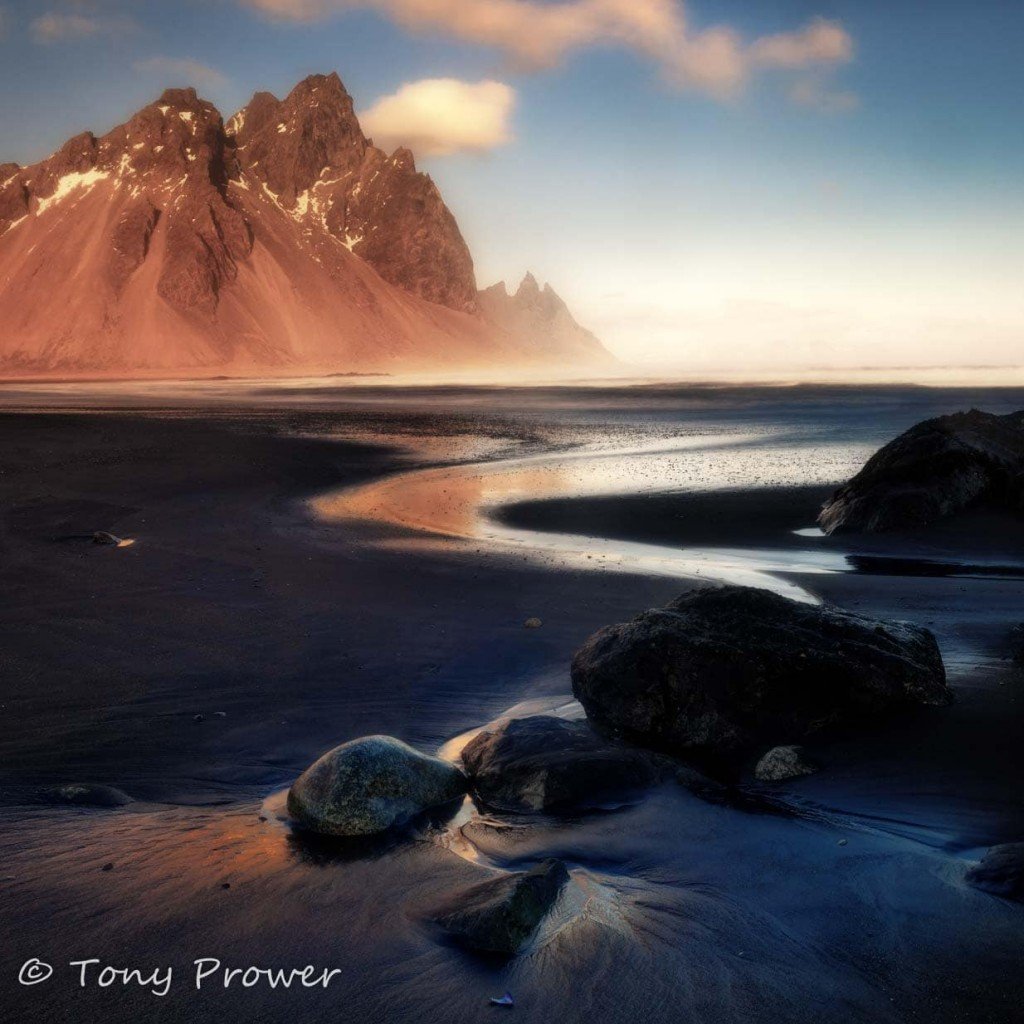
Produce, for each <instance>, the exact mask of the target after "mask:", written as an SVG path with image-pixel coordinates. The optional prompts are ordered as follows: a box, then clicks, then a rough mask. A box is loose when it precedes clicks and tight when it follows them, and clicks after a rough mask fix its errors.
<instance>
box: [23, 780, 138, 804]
mask: <svg viewBox="0 0 1024 1024" xmlns="http://www.w3.org/2000/svg"><path fill="white" fill-rule="evenodd" d="M36 799H37V800H38V801H39V802H40V803H44V804H66V805H67V806H69V807H123V806H124V805H125V804H130V803H132V798H131V797H130V796H129V795H128V794H127V793H125V792H123V791H122V790H120V789H117V788H115V787H114V786H97V785H92V784H91V783H84V784H83V783H79V782H68V783H64V784H63V785H61V786H45V787H43V788H42V789H39V790H37V791H36Z"/></svg>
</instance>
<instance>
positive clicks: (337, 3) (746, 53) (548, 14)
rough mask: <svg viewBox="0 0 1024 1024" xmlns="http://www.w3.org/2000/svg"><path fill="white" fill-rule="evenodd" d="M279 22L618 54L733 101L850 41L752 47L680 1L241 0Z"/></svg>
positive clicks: (842, 36)
mask: <svg viewBox="0 0 1024 1024" xmlns="http://www.w3.org/2000/svg"><path fill="white" fill-rule="evenodd" d="M239 2H241V3H243V4H245V5H246V6H248V7H251V8H255V9H256V10H259V11H261V12H263V13H264V14H266V15H268V16H270V17H273V18H278V19H286V20H292V21H313V20H316V19H318V18H322V17H326V16H328V15H330V14H333V13H337V12H341V11H346V10H354V9H364V10H365V9H369V10H376V11H378V12H380V13H381V14H383V15H385V16H386V17H388V18H390V19H391V20H392V21H394V22H396V23H397V24H399V25H402V26H403V27H405V28H408V29H410V30H413V31H419V32H428V31H429V32H439V33H442V34H445V35H449V36H452V37H454V38H456V39H461V40H464V41H466V42H471V43H477V44H482V45H486V46H492V47H495V48H496V49H499V50H501V51H503V52H504V53H506V54H507V55H508V56H510V57H511V58H513V59H514V60H515V61H516V63H517V64H518V65H520V66H522V67H524V68H532V69H536V68H545V67H551V66H553V65H556V64H558V63H559V62H560V61H562V60H563V59H564V58H565V57H567V56H568V55H569V54H570V53H572V52H573V51H575V50H581V49H585V48H589V47H618V48H622V49H627V50H631V51H633V52H635V53H639V54H641V55H642V56H644V57H646V58H648V59H649V60H651V61H652V62H653V63H654V64H655V65H656V66H657V67H658V69H659V70H660V72H661V74H662V75H663V76H664V78H665V79H666V80H667V81H669V82H670V83H672V84H673V85H675V86H677V87H680V88H697V89H702V90H704V91H706V92H709V93H712V94H714V95H718V96H729V95H732V94H734V93H736V92H737V91H738V90H739V89H740V88H742V86H743V85H744V83H745V82H746V81H747V79H748V78H749V77H750V75H751V74H752V73H754V72H755V71H757V70H760V69H765V68H782V69H787V70H791V71H792V70H799V69H803V68H809V67H816V66H818V67H827V66H835V65H839V64H844V63H847V62H848V61H849V60H851V59H852V55H853V42H852V40H851V38H850V36H849V34H848V33H847V31H846V29H845V28H843V26H842V25H840V24H839V23H838V22H834V21H826V20H824V19H822V18H818V19H815V20H814V21H812V22H810V23H809V24H808V25H805V26H804V27H802V28H800V29H797V30H795V31H792V32H782V33H778V34H776V35H770V36H763V37H761V38H758V39H754V40H752V41H750V42H747V41H745V40H744V39H743V38H742V37H741V36H740V34H739V33H738V32H736V31H735V30H734V29H732V28H730V27H728V26H720V27H713V28H709V29H703V30H698V29H694V28H693V27H692V26H691V25H690V23H689V19H688V18H687V11H686V6H685V3H684V0H559V2H557V3H549V2H544V0H239Z"/></svg>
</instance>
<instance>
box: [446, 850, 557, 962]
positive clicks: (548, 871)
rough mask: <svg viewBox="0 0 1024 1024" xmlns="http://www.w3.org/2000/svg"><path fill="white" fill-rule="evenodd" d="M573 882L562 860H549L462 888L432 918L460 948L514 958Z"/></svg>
mask: <svg viewBox="0 0 1024 1024" xmlns="http://www.w3.org/2000/svg"><path fill="white" fill-rule="evenodd" d="M568 881H569V872H568V871H567V870H566V867H565V864H563V863H562V861H560V860H554V859H550V860H545V861H543V862H542V863H540V864H538V865H537V866H536V867H534V868H531V869H530V870H529V871H519V872H515V873H513V874H505V875H499V876H497V877H496V878H489V879H488V880H487V881H486V882H479V883H477V884H476V885H471V886H469V887H468V888H466V889H462V890H461V891H459V892H457V893H455V894H454V895H453V896H452V897H451V899H450V900H449V901H448V902H447V903H445V904H444V905H443V906H441V907H438V908H437V909H436V910H435V911H434V912H433V913H432V914H431V919H432V920H433V921H434V922H436V923H437V924H438V925H439V926H440V927H441V928H443V929H444V931H446V932H447V933H448V934H449V935H450V936H451V937H452V938H453V939H454V940H455V941H456V942H458V943H459V944H460V945H463V946H468V947H469V948H470V949H475V950H479V951H480V952H484V953H499V954H504V955H506V956H511V955H513V954H515V953H518V952H519V951H520V950H521V949H522V948H523V946H525V945H526V943H527V942H529V940H530V938H531V937H532V936H533V934H534V932H536V930H537V928H538V927H539V926H540V923H541V922H542V921H543V920H544V917H545V916H546V915H547V913H548V911H550V910H551V908H552V907H553V906H554V905H555V903H556V901H557V900H558V897H559V895H560V894H561V892H562V889H563V888H564V887H565V884H566V882H568Z"/></svg>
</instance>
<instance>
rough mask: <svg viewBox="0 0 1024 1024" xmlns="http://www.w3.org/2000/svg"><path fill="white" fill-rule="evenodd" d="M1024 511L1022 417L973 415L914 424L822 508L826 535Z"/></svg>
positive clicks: (821, 521)
mask: <svg viewBox="0 0 1024 1024" xmlns="http://www.w3.org/2000/svg"><path fill="white" fill-rule="evenodd" d="M973 505H985V506H991V507H995V508H1004V509H1009V510H1012V511H1015V512H1020V511H1024V412H1017V413H1011V414H1010V415H1007V416H995V415H992V414H991V413H986V412H979V411H978V410H977V409H972V410H971V411H970V412H966V413H956V414H954V415H952V416H940V417H938V418H937V419H932V420H926V421H925V422H923V423H918V424H917V425H916V426H913V427H911V428H910V430H908V431H906V432H905V433H903V434H900V436H899V437H897V438H896V439H895V440H893V441H890V442H889V443H888V444H887V445H885V447H884V448H881V449H880V450H879V451H877V452H876V453H875V454H874V455H873V456H872V457H871V458H870V459H869V460H868V462H867V464H866V465H865V466H864V468H863V469H862V470H861V471H860V472H859V473H858V474H857V475H856V476H855V477H854V478H853V479H852V480H850V481H849V483H847V484H844V485H843V486H842V487H840V488H839V490H837V491H836V492H835V494H834V495H833V496H832V498H831V499H830V500H829V501H828V502H827V503H826V504H825V506H824V508H823V509H822V510H821V513H820V515H819V516H818V523H819V525H820V526H821V528H822V530H824V531H825V533H839V532H842V531H863V532H867V533H877V532H881V531H884V530H909V529H915V528H918V527H921V526H927V525H928V524H929V523H932V522H934V521H935V520H937V519H940V518H942V517H944V516H948V515H952V514H953V513H955V512H959V511H961V510H963V509H965V508H967V507H969V506H973Z"/></svg>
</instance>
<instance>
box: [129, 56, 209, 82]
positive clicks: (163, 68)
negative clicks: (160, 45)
mask: <svg viewBox="0 0 1024 1024" xmlns="http://www.w3.org/2000/svg"><path fill="white" fill-rule="evenodd" d="M132 67H133V68H134V69H135V70H136V71H138V72H140V73H141V74H146V75H159V76H160V77H162V78H173V79H175V80H177V81H180V82H181V83H183V84H187V85H201V86H206V87H208V88H211V87H215V86H218V85H224V83H225V82H227V76H226V75H223V74H221V72H220V71H218V70H217V69H216V68H211V67H209V66H207V65H206V64H202V63H200V62H199V61H197V60H192V59H191V58H189V57H163V56H154V57H147V58H146V59H145V60H137V61H135V62H134V63H133V64H132Z"/></svg>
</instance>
